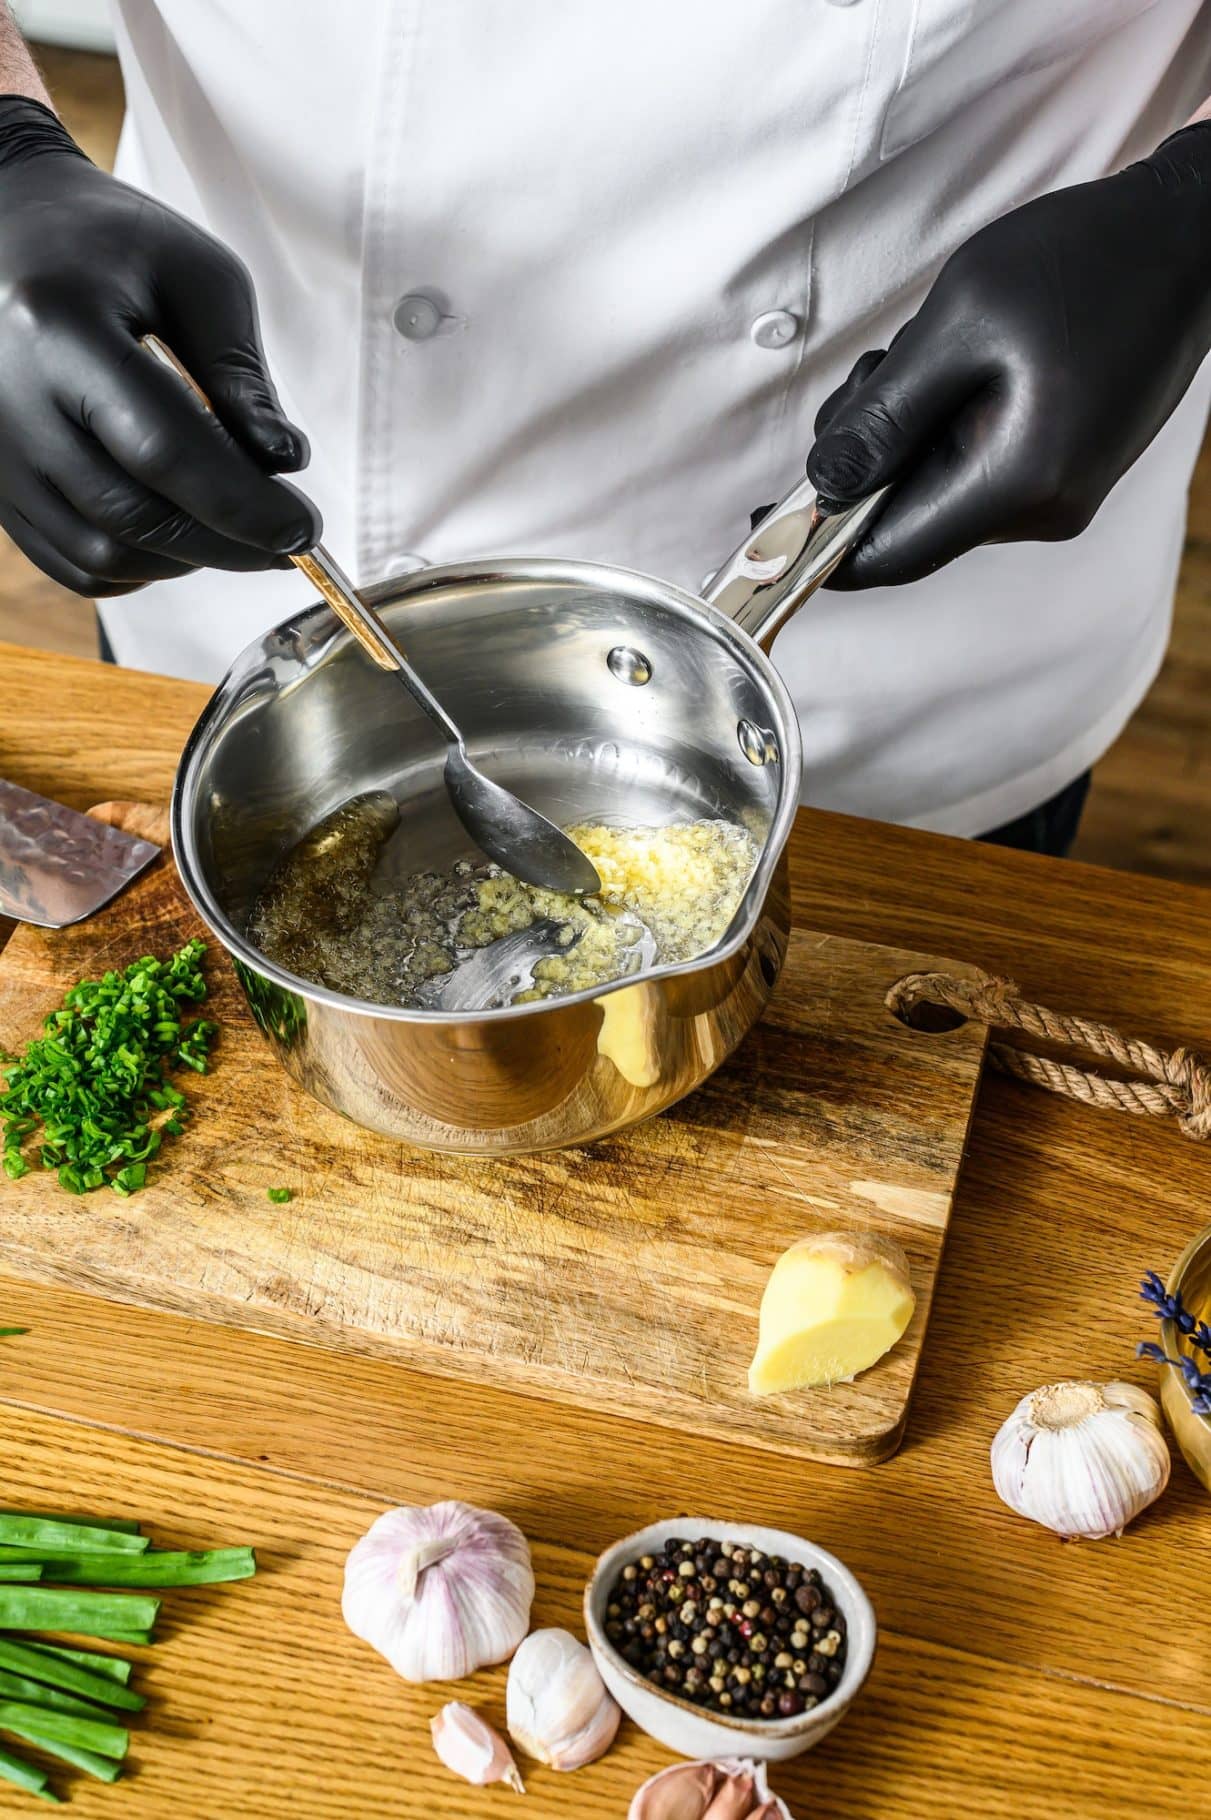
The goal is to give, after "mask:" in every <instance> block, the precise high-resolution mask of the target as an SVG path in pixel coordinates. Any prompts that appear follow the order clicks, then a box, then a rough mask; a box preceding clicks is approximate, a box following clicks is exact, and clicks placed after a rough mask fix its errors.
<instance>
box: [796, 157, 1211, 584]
mask: <svg viewBox="0 0 1211 1820" xmlns="http://www.w3.org/2000/svg"><path fill="white" fill-rule="evenodd" d="M1209 348H1211V122H1200V123H1199V124H1197V125H1195V126H1190V127H1186V128H1184V129H1183V130H1182V131H1181V132H1180V133H1176V134H1174V135H1173V137H1172V138H1170V139H1167V140H1166V141H1165V142H1164V144H1163V145H1161V146H1160V147H1159V148H1158V150H1157V151H1155V152H1154V153H1153V154H1152V155H1151V157H1149V158H1145V159H1143V160H1142V161H1141V162H1140V163H1138V164H1133V165H1130V166H1129V167H1128V168H1127V169H1126V170H1124V171H1121V172H1119V173H1118V174H1117V175H1116V176H1113V177H1105V178H1102V179H1100V180H1099V181H1097V182H1094V183H1083V184H1078V185H1076V186H1075V187H1073V188H1071V189H1065V190H1057V191H1055V192H1053V193H1052V194H1051V195H1048V196H1043V197H1040V198H1039V199H1038V200H1037V201H1035V202H1030V203H1027V204H1026V205H1025V206H1024V207H1022V208H1018V209H1015V210H1014V211H1013V212H1012V213H1011V214H1008V215H1005V216H1003V217H1002V218H1001V219H1000V220H999V221H994V222H992V223H991V225H990V226H988V227H986V228H983V229H981V230H980V232H979V233H977V234H975V235H973V237H972V238H971V239H970V240H968V241H967V242H966V243H965V244H964V245H963V246H961V247H960V248H959V250H958V251H957V252H956V253H955V254H953V255H952V257H951V258H950V259H949V260H948V261H947V263H946V265H945V266H944V267H943V269H942V271H941V273H940V275H939V277H938V279H937V281H936V282H935V284H934V286H933V288H932V289H931V291H930V292H929V294H928V296H927V297H926V299H925V302H924V303H923V304H922V306H921V308H920V310H919V311H918V313H917V315H916V316H914V317H913V318H912V320H911V321H910V322H908V323H907V324H906V325H905V326H904V328H903V329H901V331H900V333H899V334H898V335H897V336H896V338H895V340H894V341H893V342H892V344H891V347H890V349H889V350H888V351H887V352H886V353H884V352H883V351H882V350H877V351H874V352H871V353H868V354H864V355H863V356H862V358H861V359H860V360H859V361H858V363H857V365H856V366H855V367H854V369H853V371H852V372H851V374H850V376H849V378H848V379H847V380H846V381H845V384H844V385H842V386H841V387H840V388H839V389H838V390H837V391H836V392H834V393H833V395H832V396H831V397H830V398H829V399H828V400H827V401H826V402H825V404H824V405H823V406H822V408H821V410H820V412H819V415H818V417H817V419H816V436H817V441H816V443H815V446H814V448H813V449H812V451H811V454H810V455H809V457H808V462H807V471H808V474H809V476H810V478H811V480H812V483H813V484H814V485H815V487H816V488H817V490H818V491H819V492H820V493H821V494H822V495H825V496H827V497H828V498H829V499H831V500H834V501H836V502H838V503H840V504H848V503H850V502H852V501H854V500H857V499H860V498H862V496H863V495H864V494H866V493H870V492H873V491H874V489H875V488H876V487H880V486H882V485H884V484H885V483H886V482H890V481H894V482H895V483H896V486H895V490H894V491H893V492H892V494H891V495H890V496H889V498H888V502H887V504H886V506H885V507H884V509H883V511H882V513H881V514H880V516H879V518H878V519H877V520H876V522H875V523H874V525H873V526H872V527H871V529H870V530H869V531H868V532H867V533H866V535H865V536H864V537H863V538H862V540H861V541H860V542H859V544H858V546H857V548H856V549H855V550H854V551H853V552H852V553H851V554H850V556H849V557H847V558H846V560H845V562H843V563H842V564H841V566H840V568H839V569H838V570H837V571H836V573H835V574H834V576H833V577H832V579H831V581H830V582H829V584H828V585H829V586H831V587H835V588H864V587H873V586H879V585H884V584H887V583H896V582H907V581H916V580H918V579H919V578H920V577H921V576H923V575H928V574H930V573H931V572H932V571H933V570H935V569H937V568H940V567H941V565H942V564H943V563H947V562H950V561H951V560H952V558H954V557H956V556H959V555H961V554H962V553H963V551H965V550H970V549H972V548H974V546H975V545H977V544H982V543H1007V542H1019V541H1023V540H1051V539H1057V538H1067V537H1075V536H1076V535H1077V533H1078V532H1080V531H1082V530H1084V528H1085V526H1086V525H1087V524H1088V523H1089V521H1090V519H1091V518H1092V517H1093V515H1094V513H1095V512H1096V511H1097V510H1098V507H1099V506H1100V505H1101V504H1102V502H1103V500H1104V499H1105V498H1106V495H1107V494H1108V493H1109V491H1110V489H1111V488H1112V487H1113V486H1114V484H1115V482H1116V481H1117V480H1118V479H1119V478H1120V476H1121V475H1122V474H1123V473H1125V472H1126V470H1127V469H1128V468H1129V467H1130V466H1131V464H1132V462H1133V461H1135V459H1136V457H1137V456H1138V455H1140V454H1141V453H1142V451H1143V450H1144V449H1145V448H1146V447H1147V446H1148V444H1149V443H1150V442H1151V441H1152V438H1153V437H1154V436H1155V435H1156V433H1157V431H1158V430H1159V429H1160V427H1161V425H1162V424H1163V423H1164V422H1165V420H1166V418H1167V417H1168V416H1169V414H1170V412H1171V411H1172V410H1173V408H1174V406H1175V405H1176V404H1177V402H1178V400H1179V399H1180V398H1181V396H1182V394H1183V393H1184V392H1185V390H1186V388H1187V386H1188V385H1189V384H1190V381H1191V380H1192V378H1193V377H1194V375H1195V373H1196V372H1197V370H1198V367H1199V365H1200V364H1201V362H1202V360H1203V358H1204V356H1205V355H1206V353H1207V352H1208V349H1209Z"/></svg>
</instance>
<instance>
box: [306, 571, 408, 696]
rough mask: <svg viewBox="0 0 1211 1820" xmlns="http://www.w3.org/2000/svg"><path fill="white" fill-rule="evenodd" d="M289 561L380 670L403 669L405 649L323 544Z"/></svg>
mask: <svg viewBox="0 0 1211 1820" xmlns="http://www.w3.org/2000/svg"><path fill="white" fill-rule="evenodd" d="M290 560H291V562H292V563H293V564H294V565H295V567H296V568H297V569H301V570H302V572H303V574H304V575H305V576H306V577H307V579H308V581H309V582H310V583H311V584H312V586H313V587H314V588H316V589H317V590H318V592H319V593H320V594H322V595H323V597H324V599H325V600H326V601H327V602H328V605H329V606H330V607H331V608H332V611H333V612H334V613H335V614H336V616H337V618H338V619H339V620H340V622H341V624H342V625H343V626H344V627H345V628H346V630H347V631H349V632H351V633H352V634H353V636H354V638H356V640H357V642H358V644H359V645H360V646H361V647H362V650H363V651H364V652H365V653H366V655H367V657H369V658H372V659H373V661H374V662H375V663H376V664H377V665H378V666H379V668H380V670H402V669H403V668H404V654H403V652H402V651H401V650H400V649H399V647H398V646H397V645H396V644H395V642H394V640H393V639H392V637H391V635H390V633H389V632H388V631H387V629H386V627H385V626H384V625H383V623H382V621H381V620H380V619H379V616H378V614H377V613H376V612H374V610H373V608H371V607H368V606H367V605H366V604H365V602H364V601H363V600H362V599H361V597H360V595H359V594H358V592H357V589H356V588H355V587H354V585H353V583H352V582H351V581H350V579H349V577H348V576H347V575H346V574H345V571H344V570H343V569H342V568H341V566H340V564H339V563H338V562H336V561H335V560H334V559H333V557H331V556H330V555H329V553H328V551H327V550H326V549H325V548H324V546H323V544H322V543H317V544H316V545H315V546H314V548H313V549H310V550H307V551H305V552H304V553H303V554H302V555H301V556H292V557H291V558H290Z"/></svg>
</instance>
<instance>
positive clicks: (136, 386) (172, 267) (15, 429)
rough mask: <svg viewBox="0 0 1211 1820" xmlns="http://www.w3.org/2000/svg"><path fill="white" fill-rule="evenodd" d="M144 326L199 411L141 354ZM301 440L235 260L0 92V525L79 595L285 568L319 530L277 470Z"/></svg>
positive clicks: (296, 463)
mask: <svg viewBox="0 0 1211 1820" xmlns="http://www.w3.org/2000/svg"><path fill="white" fill-rule="evenodd" d="M149 333H154V334H156V335H158V336H159V337H160V338H161V340H163V341H164V342H165V343H166V344H167V345H168V347H170V348H171V349H172V351H173V352H174V353H175V354H176V355H177V357H178V358H179V359H180V360H181V361H182V363H183V364H184V365H185V366H186V367H187V368H188V370H189V371H190V372H191V373H192V374H193V376H194V377H195V379H196V380H197V382H198V384H199V385H200V386H201V387H202V389H203V390H204V391H205V392H206V393H208V394H209V397H210V400H211V403H212V404H213V407H214V412H215V415H213V416H212V415H210V414H209V413H208V412H207V411H206V410H205V408H204V407H203V405H202V404H201V403H200V401H199V400H198V399H197V398H195V397H194V396H193V394H192V393H191V392H190V391H189V389H188V388H187V387H186V386H185V385H184V384H183V383H182V381H181V380H180V379H179V378H178V377H177V375H176V374H175V373H173V372H171V371H170V370H169V369H168V368H167V367H165V366H164V365H162V363H161V362H160V361H159V360H157V359H156V358H155V356H154V355H152V354H151V353H149V352H148V351H147V350H146V349H145V348H143V347H141V346H140V338H141V337H142V336H144V335H146V334H149ZM308 456H309V450H308V446H307V440H306V437H305V436H304V435H303V434H302V432H301V431H300V430H298V429H296V428H295V426H294V425H293V424H291V423H290V422H289V421H288V419H287V418H286V417H285V416H284V414H283V412H282V408H281V406H280V404H279V403H278V399H277V395H276V393H275V392H274V389H273V385H272V382H271V381H270V379H269V375H268V373H267V371H266V368H265V357H264V353H263V351H262V348H261V342H260V333H259V330H258V327H257V314H256V299H255V297H254V295H253V290H252V283H251V280H250V278H249V276H248V273H247V271H246V269H245V267H244V265H243V264H242V262H241V261H240V260H239V259H238V258H237V257H236V255H235V254H234V253H233V252H231V251H230V250H229V249H228V248H227V247H225V246H223V245H222V244H221V243H220V242H219V241H217V240H215V239H213V238H212V237H211V235H209V234H207V233H205V232H203V230H202V229H201V228H198V227H195V226H194V225H193V224H192V223H191V222H189V221H186V220H185V219H184V217H182V216H180V215H177V214H175V213H174V212H173V210H171V209H168V208H165V207H164V206H163V205H162V204H160V203H158V202H156V201H154V200H153V199H152V198H151V197H150V196H145V195H143V194H141V193H140V192H139V191H138V190H133V189H130V188H129V187H128V186H127V185H126V184H124V183H119V182H118V181H117V180H116V179H115V178H113V177H110V176H107V175H106V174H105V172H103V171H100V170H98V169H97V167H96V166H95V165H93V164H91V163H90V162H89V160H88V159H87V158H86V157H85V156H84V154H83V152H81V151H80V149H79V147H78V146H77V145H76V144H75V142H74V141H73V140H72V139H71V137H70V136H69V134H68V133H67V132H66V131H65V129H64V128H63V127H62V126H61V125H60V123H59V122H58V120H56V118H55V116H54V115H53V114H52V113H51V112H50V111H49V110H48V109H47V108H45V107H43V106H42V105H41V104H40V103H39V102H37V101H31V100H28V99H26V98H25V97H24V96H16V95H6V96H0V524H2V525H3V526H4V529H5V530H6V531H7V532H8V533H9V535H10V537H12V539H13V540H14V542H15V543H17V544H18V545H19V546H20V547H21V549H22V550H24V552H25V554H26V555H27V556H28V557H30V558H31V560H32V561H33V562H35V563H36V564H37V565H38V567H39V568H40V569H44V570H45V571H46V573H47V574H48V575H51V576H53V577H54V579H55V580H56V581H59V582H62V583H63V584H64V585H65V586H66V587H68V588H72V589H74V590H75V592H76V593H78V594H88V595H110V594H124V593H127V592H129V591H130V590H131V589H132V588H138V587H141V586H142V585H143V584H144V583H145V582H149V581H154V580H159V579H161V578H164V577H167V576H176V575H186V574H189V573H190V571H191V570H193V569H197V568H217V569H266V568H271V567H274V566H288V553H289V552H291V551H301V550H305V549H308V548H310V546H311V545H312V544H314V543H315V542H316V541H317V540H318V538H319V535H320V521H319V516H318V514H317V512H316V510H315V508H314V506H313V505H312V504H311V503H310V501H309V500H307V499H306V498H304V496H303V495H302V494H301V493H300V492H298V491H297V489H296V488H294V487H292V486H290V485H289V484H288V483H287V482H285V481H282V480H278V479H274V478H273V476H274V474H275V473H282V472H293V471H294V470H296V469H299V468H302V467H305V466H306V464H307V460H308Z"/></svg>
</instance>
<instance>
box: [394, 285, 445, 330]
mask: <svg viewBox="0 0 1211 1820" xmlns="http://www.w3.org/2000/svg"><path fill="white" fill-rule="evenodd" d="M391 320H392V322H393V323H394V324H395V326H396V328H397V329H398V330H399V333H400V334H401V335H402V336H403V338H404V340H405V341H428V340H429V338H430V337H431V336H433V335H436V334H437V330H438V325H439V324H440V322H441V320H442V313H441V311H440V310H439V309H438V307H437V305H436V304H435V303H434V301H433V299H432V297H426V296H425V294H424V292H423V291H409V293H408V295H407V296H406V297H401V298H400V300H399V302H398V303H397V304H396V306H395V312H394V314H393V315H392V318H391Z"/></svg>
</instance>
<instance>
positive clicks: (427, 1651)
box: [341, 1500, 534, 1681]
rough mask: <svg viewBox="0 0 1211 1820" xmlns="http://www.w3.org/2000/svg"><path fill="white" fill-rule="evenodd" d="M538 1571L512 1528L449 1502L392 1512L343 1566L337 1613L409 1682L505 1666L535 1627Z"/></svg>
mask: <svg viewBox="0 0 1211 1820" xmlns="http://www.w3.org/2000/svg"><path fill="white" fill-rule="evenodd" d="M533 1599H534V1570H533V1567H532V1566H531V1563H530V1549H529V1545H528V1544H527V1542H526V1539H525V1537H524V1536H523V1535H522V1533H521V1531H520V1529H518V1527H517V1525H516V1524H515V1523H511V1522H510V1521H509V1519H508V1518H507V1517H502V1516H500V1515H498V1514H497V1512H495V1511H492V1510H478V1509H476V1507H475V1506H474V1505H471V1504H462V1503H459V1502H457V1501H455V1500H446V1501H445V1502H443V1503H440V1504H432V1505H412V1506H405V1507H403V1508H401V1509H399V1510H389V1511H386V1512H385V1513H384V1514H383V1515H382V1516H381V1517H378V1518H377V1519H376V1520H375V1522H374V1523H372V1524H371V1526H370V1528H369V1530H368V1531H367V1533H366V1534H365V1535H364V1536H363V1537H362V1538H361V1540H360V1541H359V1542H357V1543H355V1545H354V1547H353V1548H352V1549H351V1550H350V1552H349V1557H348V1559H347V1561H346V1562H345V1585H344V1591H343V1594H342V1597H341V1610H342V1612H343V1614H344V1618H345V1622H346V1624H347V1625H348V1626H349V1628H350V1630H351V1631H353V1633H354V1635H355V1636H358V1637H361V1638H362V1639H363V1640H364V1641H365V1642H367V1643H370V1644H372V1645H373V1646H374V1648H375V1649H377V1650H378V1651H379V1652H380V1654H382V1655H384V1656H386V1658H387V1660H388V1661H389V1662H390V1664H391V1666H392V1667H393V1668H394V1669H395V1671H396V1673H397V1674H399V1675H402V1676H403V1677H404V1679H405V1680H406V1681H457V1680H460V1679H461V1678H462V1677H463V1676H464V1675H469V1674H472V1673H474V1671H475V1670H476V1669H477V1668H484V1667H487V1666H489V1665H490V1664H492V1663H494V1662H504V1661H505V1660H507V1658H508V1657H509V1656H511V1655H512V1653H513V1651H514V1650H515V1649H516V1648H517V1645H518V1644H519V1643H520V1642H521V1640H522V1638H523V1637H524V1636H525V1634H526V1631H527V1630H528V1629H529V1626H530V1606H531V1604H532V1603H533Z"/></svg>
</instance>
